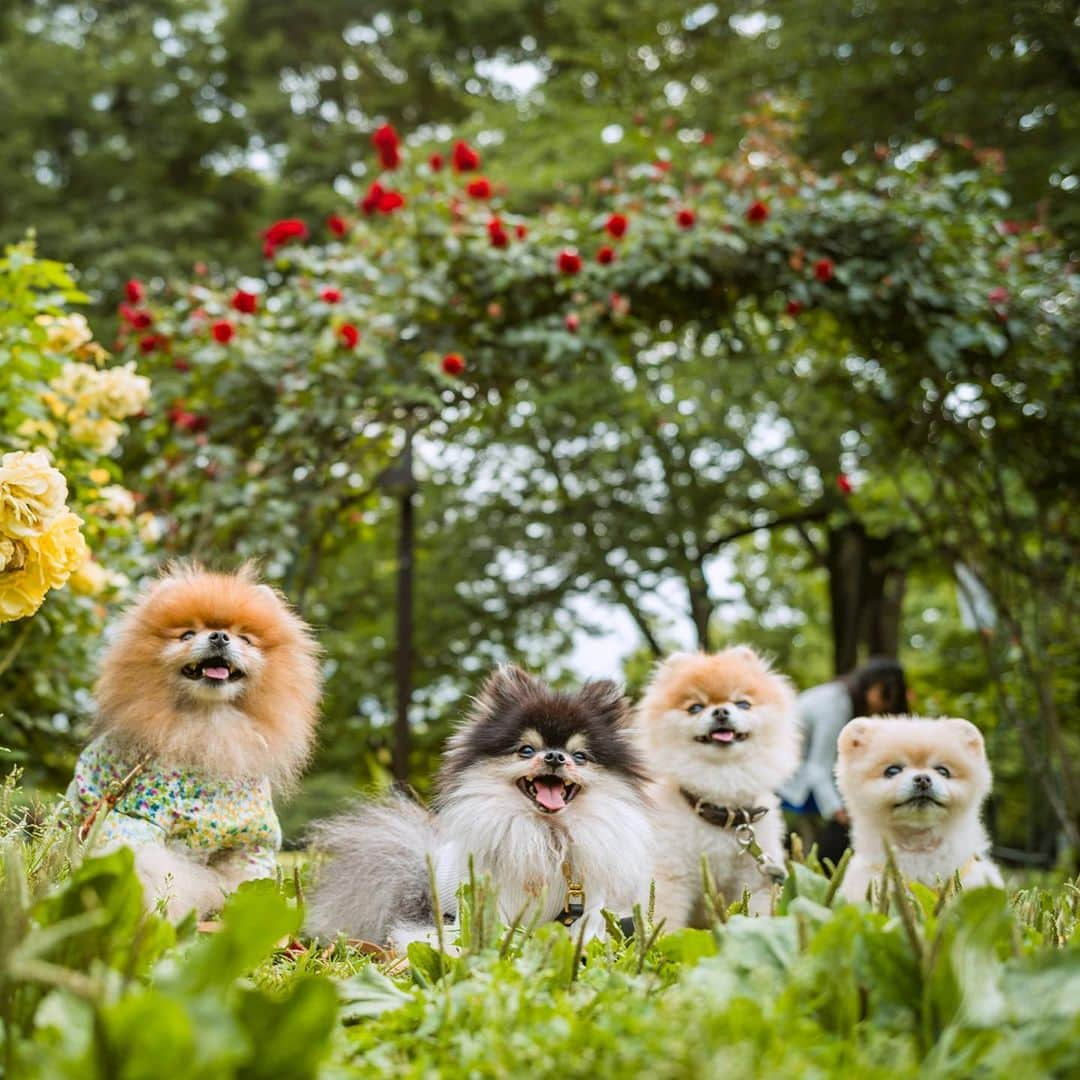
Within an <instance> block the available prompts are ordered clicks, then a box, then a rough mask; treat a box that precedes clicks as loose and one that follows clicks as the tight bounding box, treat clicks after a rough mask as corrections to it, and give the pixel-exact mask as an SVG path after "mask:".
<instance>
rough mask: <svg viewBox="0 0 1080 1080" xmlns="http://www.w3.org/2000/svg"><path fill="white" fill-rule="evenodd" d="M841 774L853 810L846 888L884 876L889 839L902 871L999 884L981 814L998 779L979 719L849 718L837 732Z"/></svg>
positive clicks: (850, 893) (856, 892)
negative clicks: (992, 770)
mask: <svg viewBox="0 0 1080 1080" xmlns="http://www.w3.org/2000/svg"><path fill="white" fill-rule="evenodd" d="M836 782H837V786H838V787H839V789H840V794H841V795H842V796H843V799H844V805H845V806H846V807H847V810H848V813H849V814H850V816H851V835H852V847H853V848H854V855H853V857H852V860H851V863H850V864H849V865H848V870H847V874H846V875H845V877H844V881H843V883H842V885H841V890H840V891H841V892H842V894H843V895H844V896H846V897H847V898H848V899H849V900H861V899H863V898H865V897H866V895H867V889H868V887H869V886H870V885H871V884H872V883H874V882H876V881H877V880H878V879H879V878H880V877H881V874H882V871H883V869H884V866H885V845H886V844H888V845H890V846H891V847H892V849H893V852H894V854H895V857H896V861H897V865H898V868H899V870H900V872H901V873H902V874H903V875H904V878H905V879H906V880H914V881H921V882H923V883H925V884H927V885H935V884H939V883H941V882H944V881H946V880H948V879H949V878H951V877H952V875H953V874H954V873H956V872H957V871H959V872H960V877H961V880H962V881H963V883H964V884H965V885H967V886H976V885H1001V884H1002V880H1001V873H1000V871H999V870H998V868H997V867H996V866H995V865H994V863H993V862H992V861H991V859H990V857H989V854H988V852H989V849H990V841H989V839H988V837H987V835H986V830H985V829H984V828H983V825H982V821H981V820H980V813H981V810H982V805H983V803H984V802H985V801H986V797H987V795H989V794H990V788H991V783H992V778H991V775H990V765H989V763H988V761H987V760H986V749H985V747H984V745H983V738H982V735H981V734H980V732H979V729H978V728H977V727H975V725H974V724H972V723H969V722H968V721H967V720H955V719H940V720H927V719H922V718H920V717H886V718H882V719H868V718H865V717H863V718H860V719H857V720H852V721H851V723H850V724H848V725H847V726H846V727H845V728H844V730H843V731H842V732H841V734H840V739H839V742H838V755H837V761H836Z"/></svg>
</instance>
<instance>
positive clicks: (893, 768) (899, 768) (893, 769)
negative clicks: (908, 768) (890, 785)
mask: <svg viewBox="0 0 1080 1080" xmlns="http://www.w3.org/2000/svg"><path fill="white" fill-rule="evenodd" d="M903 771H904V766H903V765H890V766H889V767H888V768H887V769H886V770H885V775H886V776H888V777H893V776H896V774H897V773H902V772H903Z"/></svg>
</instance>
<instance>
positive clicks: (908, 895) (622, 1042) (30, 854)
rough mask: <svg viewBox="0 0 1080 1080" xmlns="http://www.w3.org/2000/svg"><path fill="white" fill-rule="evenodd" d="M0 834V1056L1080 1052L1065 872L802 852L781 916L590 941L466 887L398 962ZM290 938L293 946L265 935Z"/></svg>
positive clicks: (589, 1059)
mask: <svg viewBox="0 0 1080 1080" xmlns="http://www.w3.org/2000/svg"><path fill="white" fill-rule="evenodd" d="M0 842H2V844H3V853H4V862H3V875H4V876H3V879H2V885H3V889H4V898H5V900H4V906H3V909H2V911H0V918H2V921H0V934H2V941H3V944H4V954H3V959H2V960H0V1017H2V1022H3V1027H2V1029H0V1032H2V1034H0V1061H3V1062H4V1063H5V1065H6V1069H7V1075H11V1076H26V1077H35V1078H48V1080H53V1078H69V1077H70V1078H72V1080H75V1078H78V1080H84V1078H89V1077H93V1078H97V1077H102V1078H104V1077H113V1076H122V1077H131V1078H135V1077H140V1078H141V1077H147V1078H150V1077H159V1076H165V1075H168V1076H177V1077H200V1078H201V1077H206V1078H217V1077H222V1078H224V1077H234V1076H239V1077H267V1078H271V1077H285V1076H287V1077H305V1076H315V1075H319V1076H327V1077H339V1076H350V1075H364V1076H393V1077H402V1076H405V1077H417V1078H419V1077H431V1076H444V1077H453V1078H457V1077H461V1078H464V1077H503V1076H514V1075H519V1074H528V1075H529V1076H532V1077H552V1078H556V1077H557V1078H560V1080H561V1078H565V1077H596V1076H618V1075H628V1076H634V1075H645V1074H648V1075H650V1076H658V1077H711V1076H717V1077H721V1076H723V1077H752V1076H763V1077H764V1076H773V1077H775V1076H802V1075H808V1074H811V1073H813V1074H814V1075H820V1076H839V1075H842V1074H845V1073H847V1072H848V1071H850V1070H851V1069H858V1070H859V1071H860V1073H861V1074H862V1075H864V1076H867V1077H878V1076H880V1077H889V1078H890V1080H895V1078H897V1077H908V1076H911V1077H915V1076H925V1075H932V1076H945V1077H958V1078H959V1077H967V1076H971V1075H974V1074H978V1075H986V1076H999V1075H1006V1074H1007V1073H1009V1072H1010V1071H1017V1072H1018V1073H1019V1072H1023V1073H1024V1074H1025V1075H1035V1074H1036V1073H1038V1074H1039V1075H1048V1076H1052V1075H1060V1076H1065V1075H1070V1074H1074V1073H1075V1071H1076V1069H1077V1068H1080V1042H1078V1040H1077V1035H1078V1033H1080V934H1078V932H1077V915H1078V912H1080V893H1078V892H1077V889H1076V888H1075V886H1074V885H1072V884H1069V883H1065V884H1063V885H1061V886H1059V887H1058V888H1057V889H1055V890H1028V891H1025V892H1021V893H1018V894H1016V895H1015V896H1013V897H1012V898H1010V896H1009V895H1008V894H1006V893H1004V892H1001V891H999V890H995V889H978V890H973V891H971V892H967V893H960V894H959V895H956V896H952V897H951V898H945V899H942V898H941V897H940V896H938V895H937V894H936V893H934V892H933V891H932V890H929V889H925V888H917V889H915V890H912V891H910V892H908V891H905V892H904V893H900V892H899V891H897V890H895V889H894V890H893V891H892V892H891V894H890V904H889V906H890V909H889V910H887V911H883V910H877V909H875V910H870V909H868V908H867V907H865V906H863V905H852V904H847V903H843V902H841V901H839V900H836V899H835V898H834V897H833V896H832V894H831V891H830V890H829V888H828V885H827V883H826V882H825V880H824V879H823V878H821V877H819V876H818V875H817V874H816V873H815V872H814V871H813V870H812V869H811V868H810V867H809V866H804V865H801V864H799V865H795V866H793V867H792V870H793V876H792V877H791V878H790V879H789V884H788V886H787V887H786V888H785V890H784V893H783V895H782V897H781V898H780V900H779V902H778V906H777V912H778V913H777V915H776V916H775V917H774V918H763V919H751V918H747V917H745V916H743V915H741V914H737V913H736V908H735V907H733V908H732V909H731V911H730V912H728V913H727V914H726V919H725V921H723V922H721V923H719V924H718V925H717V926H716V927H715V929H714V930H713V931H707V930H681V931H678V932H677V933H673V934H669V935H662V936H660V937H659V938H658V939H656V940H654V941H651V942H650V941H649V940H648V938H647V937H646V936H644V935H638V936H636V937H634V938H631V939H630V940H628V941H623V940H622V939H621V935H615V936H614V938H613V940H612V941H609V942H593V943H591V944H589V945H587V946H585V947H582V945H581V943H580V942H579V941H577V940H575V938H574V937H573V936H572V935H571V934H569V933H567V931H566V930H565V929H564V928H563V927H561V926H558V925H555V924H552V925H545V926H541V927H539V928H536V929H535V930H534V931H532V932H531V933H529V932H526V931H524V930H516V931H507V930H506V928H504V927H499V926H497V925H494V924H493V923H492V921H491V920H490V918H489V915H490V911H491V906H490V902H489V901H490V897H488V896H487V895H485V888H484V885H483V883H479V884H478V885H476V886H475V891H474V892H472V894H471V895H468V896H466V897H464V898H463V899H464V900H465V904H464V906H463V910H465V911H466V912H467V921H468V923H469V925H468V927H467V928H466V929H467V932H466V933H465V934H463V936H462V941H463V942H464V944H463V946H462V950H461V953H460V955H454V956H449V955H442V954H440V953H439V952H438V951H437V950H434V949H432V948H430V946H424V947H423V948H416V947H414V948H413V949H411V950H410V957H409V958H410V960H411V962H412V967H411V970H410V968H408V967H405V966H404V965H403V964H402V963H401V962H400V961H397V962H393V963H387V964H381V963H380V962H377V961H376V960H374V959H372V958H371V957H370V956H369V955H366V954H364V953H361V952H358V951H357V950H355V949H353V948H352V947H351V946H349V945H348V944H346V943H345V942H338V943H337V944H335V945H334V946H332V947H330V948H328V949H325V950H323V951H318V950H316V949H314V948H307V949H304V948H302V947H300V946H298V945H297V944H296V943H295V940H294V939H292V938H291V936H292V935H293V934H295V933H296V931H297V928H298V926H299V925H300V921H301V911H300V908H301V907H302V903H300V904H299V905H298V904H297V902H296V899H295V898H290V897H289V896H287V895H286V893H287V892H289V893H291V892H294V891H295V890H294V889H291V888H290V889H288V890H283V889H282V888H281V887H280V886H279V885H278V884H277V883H275V882H272V881H266V882H259V883H253V884H249V885H246V886H244V887H243V888H242V889H241V890H240V891H239V892H238V893H237V894H236V895H235V896H234V897H233V898H232V899H231V900H230V901H229V902H228V904H227V906H226V908H225V911H224V913H223V915H222V920H221V926H220V929H219V931H218V932H216V933H199V934H197V933H195V932H194V928H193V927H192V926H191V925H190V924H188V925H184V926H181V927H180V928H179V929H178V930H177V931H175V932H174V930H173V929H172V928H171V927H169V926H168V925H167V924H166V923H164V922H163V921H162V920H160V919H158V918H157V917H156V916H147V917H143V916H141V915H140V913H139V912H140V908H139V887H138V883H137V881H136V879H135V877H134V874H133V870H132V860H131V857H130V854H129V853H127V852H120V853H117V854H114V855H109V856H106V857H103V858H94V859H88V860H86V861H84V862H82V863H81V865H77V866H76V868H75V870H74V871H73V872H68V871H65V870H64V869H63V867H64V859H63V857H62V856H64V855H65V853H66V855H67V856H75V857H76V858H77V853H75V852H73V851H71V850H69V849H68V848H67V847H66V842H65V840H64V836H63V834H61V833H58V832H56V831H54V830H52V829H50V828H45V829H38V830H37V831H36V832H35V834H34V836H33V838H32V839H29V840H28V839H27V836H26V834H25V833H24V832H23V830H22V829H19V830H18V831H9V832H8V834H7V835H6V836H5V837H3V838H2V839H0ZM290 940H292V944H290V945H289V947H288V948H282V947H281V946H282V945H283V943H284V942H285V941H290Z"/></svg>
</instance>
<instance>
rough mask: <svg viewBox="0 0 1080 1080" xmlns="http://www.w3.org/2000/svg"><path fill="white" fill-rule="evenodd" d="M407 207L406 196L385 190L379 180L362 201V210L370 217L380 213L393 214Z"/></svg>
mask: <svg viewBox="0 0 1080 1080" xmlns="http://www.w3.org/2000/svg"><path fill="white" fill-rule="evenodd" d="M404 205H405V196H404V195H402V194H401V192H400V191H392V190H391V189H390V188H384V187H383V186H382V184H380V183H379V182H378V181H377V180H376V181H375V182H374V183H373V184H372V185H371V187H369V188H368V189H367V194H366V195H365V196H364V197H363V198H362V199H361V200H360V209H361V210H363V212H364V213H365V214H367V215H368V216H369V217H370V215H372V214H374V213H375V212H376V211H378V212H379V213H380V214H392V213H393V212H394V211H395V210H397V209H398V208H399V207H402V206H404Z"/></svg>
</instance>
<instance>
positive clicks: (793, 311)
mask: <svg viewBox="0 0 1080 1080" xmlns="http://www.w3.org/2000/svg"><path fill="white" fill-rule="evenodd" d="M802 309H803V307H802V304H800V303H799V301H798V300H789V301H788V302H787V306H786V307H785V308H784V311H785V312H787V314H788V315H790V316H791V317H792V318H793V319H794V318H795V316H796V315H800V314H802Z"/></svg>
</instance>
